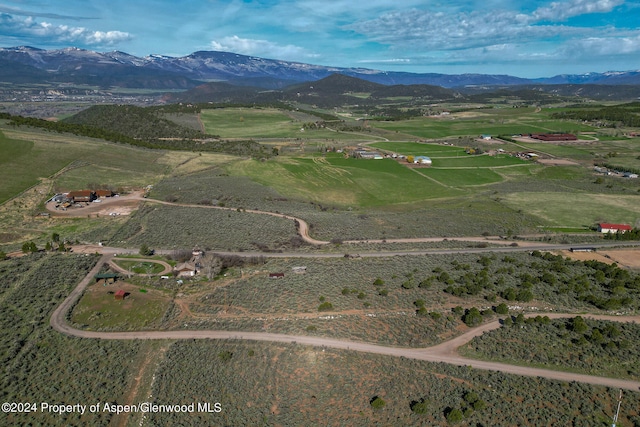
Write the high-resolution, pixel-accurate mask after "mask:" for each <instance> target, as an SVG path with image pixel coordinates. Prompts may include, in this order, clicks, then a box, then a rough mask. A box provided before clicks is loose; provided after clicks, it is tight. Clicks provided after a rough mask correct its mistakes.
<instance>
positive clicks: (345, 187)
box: [228, 156, 462, 207]
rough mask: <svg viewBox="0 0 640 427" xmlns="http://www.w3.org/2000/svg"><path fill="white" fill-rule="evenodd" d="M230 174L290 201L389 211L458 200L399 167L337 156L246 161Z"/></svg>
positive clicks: (448, 191) (451, 190) (453, 192)
mask: <svg viewBox="0 0 640 427" xmlns="http://www.w3.org/2000/svg"><path fill="white" fill-rule="evenodd" d="M228 170H229V173H231V174H233V175H240V176H249V177H251V178H252V179H253V180H255V181H256V182H259V183H261V184H263V185H266V186H269V187H272V188H274V189H275V190H276V191H277V192H278V193H280V194H282V195H284V196H289V197H300V198H303V199H308V200H313V201H317V202H322V203H328V204H337V205H343V206H345V205H347V206H361V207H367V206H370V207H373V206H388V205H399V204H406V203H413V202H419V201H422V200H428V199H434V198H442V197H452V196H458V195H461V194H462V192H461V191H460V190H458V189H454V188H448V187H446V186H444V185H440V184H438V183H436V182H434V181H432V180H430V179H428V178H425V177H424V176H422V175H420V174H418V173H415V172H414V171H412V170H411V169H409V168H407V167H405V166H404V165H401V164H399V163H398V162H396V161H394V160H391V159H385V160H362V159H344V158H342V157H341V156H327V157H326V158H324V157H314V158H278V159H274V160H270V161H268V162H258V161H255V160H247V161H242V162H238V163H234V164H233V165H230V166H229V168H228Z"/></svg>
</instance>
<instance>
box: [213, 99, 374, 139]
mask: <svg viewBox="0 0 640 427" xmlns="http://www.w3.org/2000/svg"><path fill="white" fill-rule="evenodd" d="M200 119H201V121H202V124H203V126H204V128H205V130H206V132H207V133H209V134H212V135H219V136H220V137H221V138H242V139H245V138H253V139H271V138H283V139H292V138H293V139H300V140H307V139H311V140H318V141H322V140H325V141H326V140H341V141H355V140H362V139H363V137H362V135H355V134H350V133H346V132H336V131H334V130H331V129H326V128H325V129H322V128H321V129H315V128H307V127H305V126H304V125H305V122H304V121H302V120H300V118H299V117H296V115H295V114H294V113H292V112H288V111H283V110H279V109H276V108H233V107H232V108H216V109H204V110H202V112H201V113H200ZM312 119H313V117H312V116H310V118H309V121H312Z"/></svg>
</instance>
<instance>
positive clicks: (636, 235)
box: [604, 228, 640, 240]
mask: <svg viewBox="0 0 640 427" xmlns="http://www.w3.org/2000/svg"><path fill="white" fill-rule="evenodd" d="M604 238H605V239H609V240H640V228H634V229H633V230H629V231H626V232H624V233H607V234H605V235H604Z"/></svg>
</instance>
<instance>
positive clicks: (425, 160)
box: [413, 156, 432, 166]
mask: <svg viewBox="0 0 640 427" xmlns="http://www.w3.org/2000/svg"><path fill="white" fill-rule="evenodd" d="M413 163H415V164H418V165H424V166H431V163H432V161H431V158H430V157H427V156H415V157H414V158H413Z"/></svg>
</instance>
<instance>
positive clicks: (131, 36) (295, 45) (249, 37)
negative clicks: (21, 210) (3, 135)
mask: <svg viewBox="0 0 640 427" xmlns="http://www.w3.org/2000/svg"><path fill="white" fill-rule="evenodd" d="M21 45H29V46H34V47H39V48H43V49H58V48H64V47H80V48H85V49H91V50H97V51H101V52H106V51H111V50H120V51H124V52H127V53H130V54H132V55H136V56H147V55H150V54H161V55H169V56H183V55H188V54H190V53H192V52H195V51H198V50H221V51H229V52H236V53H241V54H246V55H253V56H259V57H265V58H272V59H282V60H288V61H297V62H305V63H311V64H320V65H332V66H339V67H364V68H372V69H377V70H387V71H407V72H419V73H446V74H461V73H488V74H510V75H515V76H520V77H548V76H553V75H556V74H564V73H584V72H591V71H593V72H604V71H611V70H618V71H626V70H638V69H640V0H567V1H562V0H561V1H546V0H534V1H524V2H515V1H511V0H448V1H442V0H438V1H424V0H399V1H392V0H365V1H358V0H301V1H293V0H281V1H269V0H187V1H174V0H109V1H103V0H57V1H46V0H16V1H2V0H0V46H1V47H12V46H21Z"/></svg>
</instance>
